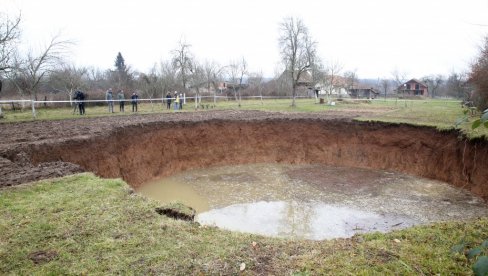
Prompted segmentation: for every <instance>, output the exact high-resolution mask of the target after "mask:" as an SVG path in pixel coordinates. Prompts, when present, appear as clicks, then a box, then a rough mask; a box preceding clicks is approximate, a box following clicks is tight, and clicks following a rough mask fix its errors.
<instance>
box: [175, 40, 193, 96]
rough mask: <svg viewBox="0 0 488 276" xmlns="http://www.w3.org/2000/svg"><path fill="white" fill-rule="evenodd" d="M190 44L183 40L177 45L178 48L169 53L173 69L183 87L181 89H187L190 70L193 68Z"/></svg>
mask: <svg viewBox="0 0 488 276" xmlns="http://www.w3.org/2000/svg"><path fill="white" fill-rule="evenodd" d="M190 47H191V45H190V44H187V43H186V42H184V41H183V40H180V42H179V43H178V48H177V49H175V50H173V51H171V54H172V61H171V62H172V64H173V68H174V69H176V70H177V72H178V78H179V79H180V81H181V84H182V85H183V89H187V85H188V81H189V77H190V70H191V68H192V66H193V55H192V53H191V52H190Z"/></svg>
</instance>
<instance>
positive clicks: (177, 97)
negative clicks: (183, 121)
mask: <svg viewBox="0 0 488 276" xmlns="http://www.w3.org/2000/svg"><path fill="white" fill-rule="evenodd" d="M173 100H174V101H173ZM172 102H173V107H174V110H183V104H184V98H183V94H182V93H180V94H178V91H175V93H174V96H171V93H170V92H168V94H167V95H166V109H171V103H172Z"/></svg>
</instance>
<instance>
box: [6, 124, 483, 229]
mask: <svg viewBox="0 0 488 276" xmlns="http://www.w3.org/2000/svg"><path fill="white" fill-rule="evenodd" d="M283 116H285V115H283ZM286 116H288V117H290V118H281V117H280V118H266V117H265V116H264V117H263V118H258V119H247V118H244V117H243V118H240V117H239V118H237V119H232V120H227V119H225V118H224V119H205V118H203V119H198V118H197V119H194V118H193V119H192V121H176V120H169V121H165V122H150V123H141V124H137V125H130V126H127V127H119V128H115V129H114V130H111V131H110V132H108V133H102V134H99V135H92V136H90V135H88V136H81V137H78V138H73V139H65V140H63V142H53V143H42V144H41V143H32V144H30V145H29V146H28V147H27V148H24V149H23V150H24V151H25V152H26V153H27V154H28V156H29V158H30V161H31V162H32V163H33V164H34V165H36V164H41V163H46V162H58V163H59V162H65V163H66V162H69V163H73V164H77V165H79V166H80V167H81V168H82V169H83V170H85V171H91V172H94V173H96V174H97V175H99V176H102V177H107V178H116V177H121V178H123V179H124V180H125V181H126V182H127V183H129V184H130V185H131V186H132V187H134V188H135V189H136V190H138V191H139V192H140V193H142V194H146V195H148V196H151V197H152V196H156V195H158V194H160V195H164V198H161V199H160V200H163V201H165V200H169V201H171V200H181V201H183V202H185V201H186V202H185V203H187V205H189V206H192V207H194V208H196V209H197V211H198V212H199V214H198V215H197V220H199V221H200V222H201V223H202V224H208V225H218V226H219V225H220V226H221V227H222V228H226V229H230V230H237V231H244V232H253V233H259V234H264V235H272V236H287V237H297V238H305V239H327V238H333V237H346V236H350V235H353V234H354V233H360V232H366V231H389V230H391V229H398V228H402V227H408V226H411V225H416V224H423V223H429V222H431V221H440V220H451V219H465V218H470V217H476V216H486V215H487V213H486V209H485V206H486V205H484V203H483V201H485V202H486V200H488V169H487V168H488V143H487V141H486V140H485V139H475V140H468V139H466V138H464V137H462V136H461V135H460V134H459V132H457V131H454V130H447V131H439V130H436V129H434V128H430V127H420V126H411V125H403V124H387V123H373V122H356V121H349V120H341V119H323V118H319V119H318V118H302V117H299V116H297V117H298V118H295V116H294V115H286ZM286 116H285V117H286ZM15 154H16V153H15V152H12V153H9V154H8V155H9V156H14V155H15ZM56 164H57V163H56ZM160 180H161V181H162V182H161V181H160ZM153 182H154V183H153ZM155 183H156V184H155ZM157 183H159V184H157ZM152 189H154V190H152ZM158 189H161V190H158ZM173 193H175V196H174V197H172V194H173ZM180 196H183V197H182V198H179V197H180ZM434 207H436V208H438V209H434ZM345 218H347V219H345ZM220 221H223V222H220ZM236 225H242V226H244V227H247V228H237V226H236ZM323 229H332V230H331V231H324V230H323Z"/></svg>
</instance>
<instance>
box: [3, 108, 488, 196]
mask: <svg viewBox="0 0 488 276" xmlns="http://www.w3.org/2000/svg"><path fill="white" fill-rule="evenodd" d="M357 115H359V114H348V115H344V114H343V113H341V114H339V113H338V114H333V113H268V112H256V111H249V112H245V111H215V112H214V111H212V112H196V113H179V114H158V115H149V116H140V115H139V116H118V117H104V118H95V119H84V120H64V121H54V122H33V123H23V124H12V125H2V128H3V129H2V133H1V134H0V138H1V139H2V141H4V144H3V145H1V146H0V157H2V161H0V162H2V163H1V164H2V168H1V169H0V175H1V176H2V177H1V178H0V186H5V185H13V184H16V183H21V182H25V181H29V180H31V178H33V179H32V180H35V179H39V178H44V177H52V175H43V174H41V173H40V172H39V171H37V170H31V171H30V172H25V169H26V168H27V169H29V168H36V167H39V165H40V166H41V167H43V166H47V167H48V168H51V169H52V170H55V169H58V170H60V172H61V174H67V173H72V172H75V171H76V168H75V166H74V167H71V165H66V164H67V163H69V164H77V165H79V166H81V167H82V168H83V170H86V171H92V172H95V173H96V174H98V175H100V176H103V177H122V178H123V179H124V180H126V181H127V182H128V183H130V184H131V185H132V186H134V187H137V186H139V185H141V184H142V183H144V182H145V181H148V180H150V179H152V178H154V177H157V176H165V175H170V174H173V173H175V172H178V171H182V170H186V169H192V168H204V167H207V166H211V165H231V164H244V163H257V162H263V163H270V162H282V163H293V164H295V163H319V164H327V165H337V166H349V167H357V168H373V169H383V170H392V171H398V172H403V173H409V174H414V175H418V176H422V177H428V178H433V179H438V180H442V181H446V182H449V183H452V184H454V185H456V186H460V187H464V188H466V189H468V190H470V191H471V192H473V193H474V194H476V195H479V196H482V197H483V198H484V199H487V198H488V184H487V179H488V170H486V168H488V145H487V142H486V141H484V140H483V141H482V140H476V141H466V140H464V139H462V138H460V137H459V133H457V132H454V131H448V132H439V131H437V130H435V129H432V128H428V127H415V126H408V125H392V124H382V123H366V122H353V121H351V118H352V117H354V116H357ZM24 153H25V154H24ZM19 154H20V155H21V156H20V157H18V158H17V156H18V155H19ZM9 162H10V163H9ZM4 167H5V168H4ZM24 172H25V173H24ZM26 174H32V175H33V176H30V177H31V178H29V177H27V176H26ZM5 176H7V177H5ZM4 179H11V180H10V181H6V180H4ZM15 181H17V182H15Z"/></svg>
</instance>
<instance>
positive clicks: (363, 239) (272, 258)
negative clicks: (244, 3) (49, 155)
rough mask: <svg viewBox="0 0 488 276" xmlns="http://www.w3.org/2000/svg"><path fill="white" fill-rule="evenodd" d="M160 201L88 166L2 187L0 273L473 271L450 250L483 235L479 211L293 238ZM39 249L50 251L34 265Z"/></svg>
mask: <svg viewBox="0 0 488 276" xmlns="http://www.w3.org/2000/svg"><path fill="white" fill-rule="evenodd" d="M156 206H157V204H156V203H155V202H153V201H150V200H147V199H145V198H143V197H141V196H138V195H135V194H132V193H131V192H130V189H129V187H128V186H127V185H126V184H125V183H124V182H123V181H121V180H105V179H100V178H98V177H95V176H94V175H93V174H90V173H85V174H78V175H74V176H68V177H64V178H60V179H54V180H49V181H41V182H38V183H34V184H29V185H22V186H18V187H11V188H6V189H3V190H0V274H9V273H14V274H48V273H50V274H87V273H89V274H107V273H110V274H114V273H120V274H127V273H131V272H132V273H138V274H169V275H174V274H179V275H186V274H190V273H194V274H198V272H203V273H204V274H235V273H238V272H239V266H240V264H241V263H245V264H246V270H245V272H248V273H250V274H255V273H264V274H268V273H271V274H277V275H287V274H290V273H294V272H306V273H310V274H323V273H327V274H355V275H356V274H378V273H380V274H422V273H423V274H437V273H440V274H443V275H445V274H469V273H470V263H468V262H467V261H466V258H465V257H464V255H460V254H454V255H453V254H452V253H450V248H451V247H452V246H453V245H454V244H456V243H457V242H459V241H460V240H462V239H464V240H465V241H466V242H467V243H468V244H470V245H476V244H479V243H480V242H481V241H482V240H484V239H486V238H488V220H487V219H486V218H483V219H480V220H476V221H471V222H456V223H454V222H453V223H440V224H436V225H433V226H422V227H414V228H410V229H407V230H401V231H395V232H392V233H389V234H379V233H373V234H368V235H362V236H357V237H355V238H353V239H339V240H333V241H323V242H312V241H291V240H286V239H273V238H264V237H260V236H254V235H248V234H239V233H231V232H228V231H223V230H218V229H216V228H212V227H199V226H198V225H197V224H193V223H187V222H181V221H175V220H172V219H168V218H165V217H162V216H159V215H158V214H157V213H156V212H155V211H154V208H155V207H156ZM395 239H398V241H399V242H398V241H397V242H395ZM253 242H256V244H257V245H256V246H253V245H252V244H253ZM36 252H38V253H39V252H49V254H48V255H49V256H50V258H47V259H46V258H45V259H44V260H43V259H42V258H41V259H40V260H39V263H38V264H35V263H34V262H33V261H32V260H31V259H32V258H33V257H32V256H33V254H34V253H36ZM49 259H51V260H49Z"/></svg>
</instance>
